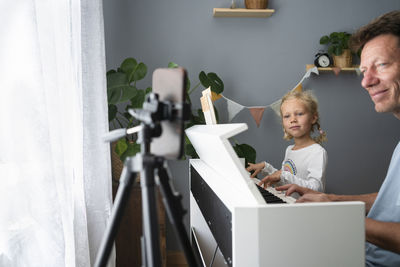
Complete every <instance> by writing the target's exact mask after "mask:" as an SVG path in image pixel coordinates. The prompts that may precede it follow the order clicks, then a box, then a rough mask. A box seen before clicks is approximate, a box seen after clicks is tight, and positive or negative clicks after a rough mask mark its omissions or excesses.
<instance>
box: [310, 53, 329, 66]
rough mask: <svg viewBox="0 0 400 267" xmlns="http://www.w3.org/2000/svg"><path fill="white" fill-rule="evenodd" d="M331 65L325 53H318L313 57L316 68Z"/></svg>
mask: <svg viewBox="0 0 400 267" xmlns="http://www.w3.org/2000/svg"><path fill="white" fill-rule="evenodd" d="M331 64H332V59H331V57H330V56H329V54H328V53H326V52H318V53H317V54H316V55H315V59H314V65H315V66H317V67H322V68H326V67H328V66H330V65H331Z"/></svg>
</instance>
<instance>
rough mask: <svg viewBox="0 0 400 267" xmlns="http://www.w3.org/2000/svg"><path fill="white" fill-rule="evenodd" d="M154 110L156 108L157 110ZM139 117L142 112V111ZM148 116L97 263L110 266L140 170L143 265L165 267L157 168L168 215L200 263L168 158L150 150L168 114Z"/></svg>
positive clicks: (124, 175) (190, 258)
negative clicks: (169, 171) (160, 234)
mask: <svg viewBox="0 0 400 267" xmlns="http://www.w3.org/2000/svg"><path fill="white" fill-rule="evenodd" d="M150 100H152V101H156V102H157V103H158V99H157V98H154V97H153V98H151V99H150ZM153 104H154V103H153ZM163 105H164V106H165V105H166V104H165V103H164V104H163ZM153 106H154V105H153ZM157 110H163V109H157ZM164 110H165V109H164ZM150 111H151V112H153V111H154V112H155V110H150ZM130 112H131V111H130ZM151 112H150V113H151ZM146 113H148V112H146ZM132 115H134V116H138V114H136V113H134V112H133V111H132ZM138 117H141V116H140V115H139V116H138ZM144 118H145V119H143V120H142V123H141V126H142V127H141V131H140V132H139V142H140V143H141V153H140V154H137V155H136V156H135V157H128V158H127V159H126V160H125V162H124V168H123V170H122V173H121V177H120V185H119V187H118V191H117V195H116V197H115V201H114V208H113V211H112V214H111V218H110V221H109V224H108V226H107V229H106V231H105V234H104V236H103V240H102V243H101V245H100V248H99V252H98V254H97V258H96V262H95V265H94V266H95V267H105V266H107V263H108V259H109V255H110V252H111V250H112V246H113V241H114V239H115V236H116V233H117V230H118V225H119V223H120V221H121V218H122V215H123V211H124V208H125V206H126V202H127V200H128V198H129V195H130V191H131V188H132V184H133V183H134V181H135V179H136V175H137V173H138V172H140V174H141V188H142V210H143V240H142V241H143V242H142V265H143V266H146V267H147V266H151V267H153V266H154V267H161V252H160V238H159V229H158V215H157V208H156V206H157V203H156V190H155V189H156V180H155V172H156V171H157V174H158V178H159V179H158V184H159V186H160V189H161V194H162V197H163V202H164V206H165V209H166V212H167V215H168V218H169V220H170V222H171V224H172V226H173V228H174V229H175V231H176V234H177V235H178V240H179V242H180V244H181V246H182V249H183V251H184V253H185V257H186V260H187V263H188V264H189V266H191V267H192V266H194V267H195V266H200V264H198V262H199V261H198V259H197V258H196V257H195V256H194V255H195V254H194V253H193V251H192V248H191V246H190V241H189V238H188V236H187V234H186V231H185V227H184V224H183V222H182V221H183V215H184V213H185V211H184V209H183V207H182V204H181V202H180V200H181V195H180V194H174V192H173V191H172V188H171V186H170V181H169V176H168V173H167V170H166V168H165V167H164V165H165V162H164V158H163V157H159V156H155V155H153V154H151V153H150V144H151V141H152V138H153V137H157V136H159V135H160V134H161V126H160V122H159V121H158V120H161V119H162V118H164V116H163V115H161V116H152V114H145V116H144ZM155 118H157V119H155ZM139 119H140V118H139ZM154 120H156V121H154Z"/></svg>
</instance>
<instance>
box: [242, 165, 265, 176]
mask: <svg viewBox="0 0 400 267" xmlns="http://www.w3.org/2000/svg"><path fill="white" fill-rule="evenodd" d="M248 165H249V167H247V168H246V171H248V172H251V171H254V172H253V174H252V175H251V176H250V177H251V178H254V177H256V176H257V174H259V173H260V172H261V171H262V169H264V167H265V164H264V162H260V163H250V162H249V163H248Z"/></svg>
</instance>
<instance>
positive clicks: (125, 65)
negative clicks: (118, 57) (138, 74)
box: [121, 57, 137, 77]
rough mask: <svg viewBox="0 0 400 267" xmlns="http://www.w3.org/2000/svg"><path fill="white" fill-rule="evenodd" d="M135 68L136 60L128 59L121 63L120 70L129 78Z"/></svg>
mask: <svg viewBox="0 0 400 267" xmlns="http://www.w3.org/2000/svg"><path fill="white" fill-rule="evenodd" d="M136 66H137V61H136V59H134V58H132V57H130V58H127V59H125V60H124V61H123V62H122V63H121V70H122V71H123V72H125V73H126V74H128V76H129V77H130V75H131V73H132V72H134V71H135V69H136Z"/></svg>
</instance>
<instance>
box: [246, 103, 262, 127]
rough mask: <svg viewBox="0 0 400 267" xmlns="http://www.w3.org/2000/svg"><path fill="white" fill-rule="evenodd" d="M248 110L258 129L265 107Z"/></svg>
mask: <svg viewBox="0 0 400 267" xmlns="http://www.w3.org/2000/svg"><path fill="white" fill-rule="evenodd" d="M249 109H250V113H251V116H253V119H254V120H255V121H256V124H257V127H259V126H260V121H261V119H262V116H263V113H264V110H265V107H252V108H249Z"/></svg>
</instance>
